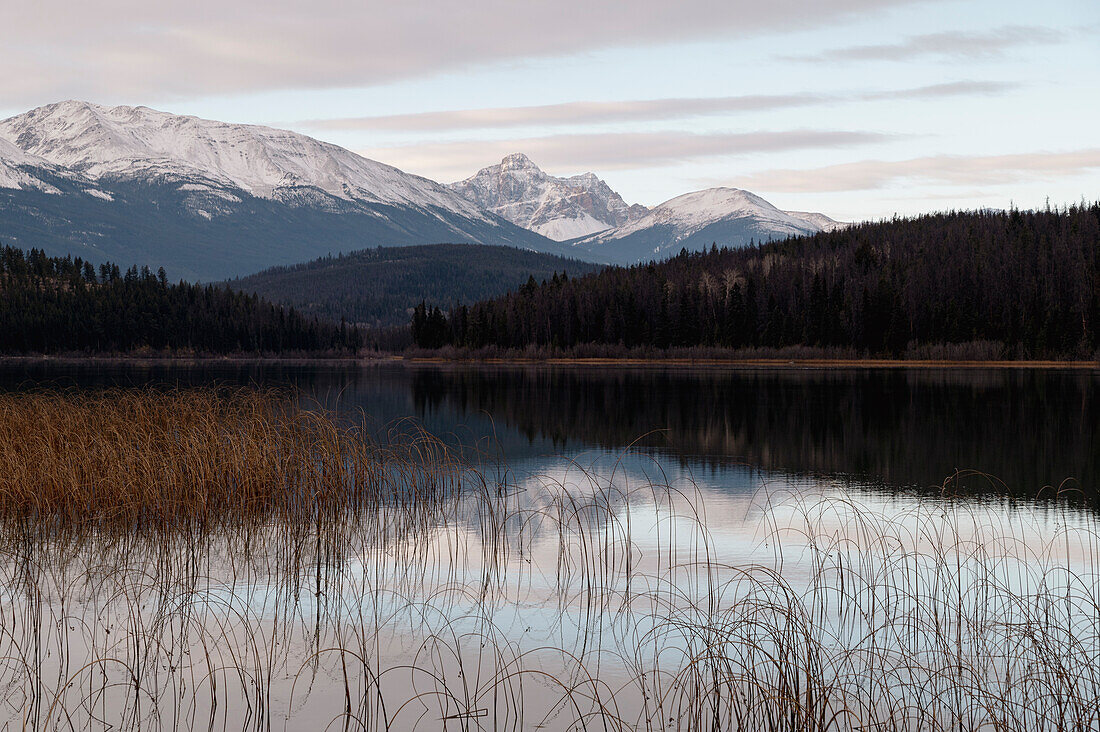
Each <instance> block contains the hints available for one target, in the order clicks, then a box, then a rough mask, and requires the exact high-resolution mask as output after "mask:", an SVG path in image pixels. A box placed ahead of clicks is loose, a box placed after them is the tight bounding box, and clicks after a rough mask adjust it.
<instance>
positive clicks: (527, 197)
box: [449, 153, 647, 241]
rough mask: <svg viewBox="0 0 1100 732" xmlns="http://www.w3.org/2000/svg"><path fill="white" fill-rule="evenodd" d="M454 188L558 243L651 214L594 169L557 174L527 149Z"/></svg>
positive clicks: (483, 205) (513, 221)
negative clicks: (628, 201) (542, 166)
mask: <svg viewBox="0 0 1100 732" xmlns="http://www.w3.org/2000/svg"><path fill="white" fill-rule="evenodd" d="M449 188H450V189H451V190H453V191H455V192H457V193H460V194H461V195H463V196H465V197H466V198H468V199H469V200H470V201H473V202H474V203H476V204H477V205H478V206H480V207H482V208H484V209H487V210H489V211H492V212H493V213H495V214H497V215H499V216H501V217H503V218H505V219H507V220H508V221H511V222H512V223H514V224H516V225H518V226H522V227H524V228H525V229H530V230H532V231H536V232H538V233H540V234H542V235H543V236H546V237H549V238H550V239H554V240H556V241H564V240H566V239H575V238H577V237H581V236H586V235H589V234H593V233H595V232H598V231H604V230H605V229H611V228H614V227H616V226H622V225H624V224H628V223H630V222H632V221H635V220H637V219H639V218H641V217H642V216H644V215H645V214H646V211H647V209H646V208H645V207H644V206H638V205H633V206H629V205H627V204H626V202H625V201H623V199H622V196H620V195H619V194H618V193H616V192H615V191H613V190H611V188H610V186H608V185H607V183H605V182H604V181H602V180H600V179H599V178H597V177H596V176H595V175H594V174H593V173H584V174H583V175H574V176H572V177H569V178H555V177H554V176H551V175H548V174H547V173H545V172H544V171H542V170H541V169H540V168H539V167H538V166H537V165H535V164H534V163H533V162H531V159H530V158H528V157H527V156H526V155H524V154H522V153H514V154H512V155H508V156H507V157H505V158H504V159H503V160H501V161H500V164H499V165H491V166H489V167H487V168H482V169H481V170H480V171H478V173H477V174H476V175H474V176H471V177H469V178H467V179H466V180H464V181H459V182H458V183H452V184H450V186H449Z"/></svg>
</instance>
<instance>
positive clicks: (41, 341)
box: [0, 247, 361, 354]
mask: <svg viewBox="0 0 1100 732" xmlns="http://www.w3.org/2000/svg"><path fill="white" fill-rule="evenodd" d="M360 343H361V336H360V334H359V332H358V331H357V330H356V329H355V328H352V327H349V326H347V325H346V324H343V323H341V324H335V323H330V322H325V321H320V320H317V319H315V318H311V317H305V316H303V315H301V314H299V313H298V312H296V311H294V310H293V309H289V308H284V307H281V306H278V305H273V304H271V303H269V302H267V301H265V300H263V299H261V298H260V297H258V296H256V295H250V294H246V293H241V292H234V291H232V290H230V289H228V288H226V287H215V286H213V285H205V286H204V285H195V284H188V283H186V282H180V283H178V284H172V283H170V282H169V281H168V277H167V275H166V274H165V271H164V269H163V268H162V269H160V270H159V271H158V272H156V273H153V272H151V271H150V270H149V268H148V267H142V268H141V269H138V268H137V267H131V268H129V269H127V270H126V271H125V272H123V271H122V270H121V269H120V268H119V267H118V266H117V265H112V264H101V265H100V266H99V267H98V268H97V267H95V266H94V265H93V264H92V263H90V262H86V261H83V260H82V259H80V258H73V257H63V258H62V257H50V256H47V255H46V254H45V253H44V252H42V251H40V250H36V249H32V250H31V251H29V252H26V253H25V252H23V251H22V250H20V249H16V248H13V247H4V248H3V249H2V250H0V352H3V353H9V354H18V353H63V352H85V353H128V352H134V351H141V350H152V351H158V352H164V351H169V352H196V353H220V354H225V353H242V352H249V353H262V352H267V353H277V352H290V351H302V352H306V351H308V352H353V351H355V350H356V349H357V348H358V347H359V346H360Z"/></svg>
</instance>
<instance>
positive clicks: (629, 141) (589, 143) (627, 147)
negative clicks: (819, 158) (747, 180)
mask: <svg viewBox="0 0 1100 732" xmlns="http://www.w3.org/2000/svg"><path fill="white" fill-rule="evenodd" d="M888 139H893V138H892V136H890V135H884V134H880V133H876V132H849V131H842V130H786V131H780V132H736V133H717V134H694V133H691V132H680V131H669V132H635V133H594V134H569V135H552V136H549V137H532V138H523V139H509V140H492V141H484V140H469V141H458V142H444V143H434V144H421V145H408V146H402V147H390V148H378V149H373V150H360V151H358V152H360V153H361V154H363V155H366V156H367V157H370V158H374V159H377V160H383V161H385V162H387V163H390V164H392V165H396V166H398V167H399V168H403V169H405V170H412V171H415V172H417V173H420V174H422V175H428V176H429V177H432V178H435V179H437V180H457V179H459V178H464V177H466V176H469V175H471V174H472V173H474V172H475V171H477V170H479V169H481V168H483V167H485V166H487V165H491V164H493V163H496V162H498V161H499V160H500V159H501V158H503V157H504V156H505V155H508V154H509V153H514V152H523V153H526V154H527V155H528V156H530V157H531V158H532V159H533V160H534V161H535V163H536V164H537V165H539V166H540V167H544V168H547V169H552V170H557V171H571V172H579V171H582V170H600V171H604V170H623V169H631V168H645V167H651V166H658V165H670V164H674V163H679V162H683V161H687V160H695V159H700V158H704V159H709V158H714V157H720V156H728V155H744V154H749V153H761V152H784V151H789V150H807V149H820V148H842V147H852V146H857V145H864V144H870V143H876V142H882V141H885V140H888Z"/></svg>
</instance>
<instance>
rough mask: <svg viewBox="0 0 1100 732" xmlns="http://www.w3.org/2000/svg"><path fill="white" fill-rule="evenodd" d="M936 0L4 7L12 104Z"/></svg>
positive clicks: (688, 32) (264, 83) (273, 84)
mask: <svg viewBox="0 0 1100 732" xmlns="http://www.w3.org/2000/svg"><path fill="white" fill-rule="evenodd" d="M922 1H923V2H927V1H928V0H818V1H817V2H813V3H806V2H805V1H804V0H770V1H769V2H759V1H758V0H724V1H723V2H714V0H680V1H679V2H675V3H670V2H667V0H635V2H632V3H630V4H623V3H617V2H606V1H604V2H600V1H598V0H597V2H592V0H556V1H555V2H552V3H551V2H517V1H516V0H468V1H467V2H439V0H400V2H394V1H393V0H357V1H356V2H347V0H311V1H310V2H308V3H306V2H302V1H301V0H186V1H185V0H157V1H156V2H150V1H149V0H94V1H87V0H9V1H7V2H3V3H0V68H3V69H4V73H3V74H2V75H0V106H12V105H15V104H22V103H24V102H25V100H27V99H28V97H31V98H34V99H35V100H37V101H41V100H43V99H47V100H56V99H59V98H65V97H85V98H103V97H110V98H112V99H117V98H119V97H129V98H132V99H134V100H138V101H154V100H158V99H165V98H173V97H177V96H187V95H208V94H218V93H238V92H252V91H264V90H278V89H302V88H334V87H343V86H364V85H371V84H379V83H385V82H390V81H395V80H400V79H406V78H410V77H415V76H420V75H426V74H434V73H438V72H443V71H454V70H457V69H462V68H466V67H470V66H472V65H478V64H485V63H495V62H501V61H510V60H516V59H526V58H535V57H545V56H560V55H565V54H572V53H578V52H586V51H591V50H596V49H602V48H612V47H623V46H635V45H646V44H653V43H676V42H683V41H693V40H700V39H713V38H737V37H751V36H753V35H757V34H760V33H770V32H787V31H791V30H798V29H807V28H815V27H819V26H822V25H826V24H830V23H835V22H839V21H843V20H845V19H848V18H853V17H860V18H862V17H865V16H866V15H867V14H869V13H873V12H878V11H883V10H888V9H890V8H893V7H898V6H904V5H913V4H918V3H920V2H922Z"/></svg>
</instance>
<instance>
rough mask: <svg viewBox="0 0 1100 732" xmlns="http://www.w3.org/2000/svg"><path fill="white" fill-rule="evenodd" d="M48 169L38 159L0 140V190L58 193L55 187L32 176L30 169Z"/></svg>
mask: <svg viewBox="0 0 1100 732" xmlns="http://www.w3.org/2000/svg"><path fill="white" fill-rule="evenodd" d="M42 167H48V163H46V161H45V160H42V159H40V158H35V157H34V156H33V155H28V154H27V153H25V152H23V151H22V150H20V149H19V148H18V147H16V146H15V145H13V144H12V143H10V142H8V141H7V140H4V139H0V188H19V189H33V190H39V191H43V192H45V193H54V194H56V193H60V191H59V190H58V189H57V187H55V186H52V185H50V184H49V183H47V182H45V181H43V180H40V179H39V178H38V177H36V176H35V175H34V174H33V171H31V170H28V169H32V168H42Z"/></svg>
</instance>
